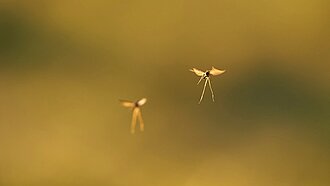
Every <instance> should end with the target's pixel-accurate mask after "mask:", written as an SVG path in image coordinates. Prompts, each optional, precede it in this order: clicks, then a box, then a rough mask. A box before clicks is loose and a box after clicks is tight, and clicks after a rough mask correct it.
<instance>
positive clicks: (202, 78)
mask: <svg viewBox="0 0 330 186" xmlns="http://www.w3.org/2000/svg"><path fill="white" fill-rule="evenodd" d="M203 78H204V76H202V77H201V78H200V79H199V81H198V83H197V85H198V84H199V83H200V82H201V81H202V79H203Z"/></svg>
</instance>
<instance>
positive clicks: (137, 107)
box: [119, 98, 147, 134]
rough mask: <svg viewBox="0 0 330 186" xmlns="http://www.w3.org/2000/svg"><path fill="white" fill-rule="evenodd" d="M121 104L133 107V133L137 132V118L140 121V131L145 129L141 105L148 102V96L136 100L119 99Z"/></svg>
mask: <svg viewBox="0 0 330 186" xmlns="http://www.w3.org/2000/svg"><path fill="white" fill-rule="evenodd" d="M119 101H120V102H121V104H122V105H123V106H124V107H126V108H131V109H132V110H133V116H132V124H131V133H132V134H134V133H135V126H136V120H139V122H140V131H144V122H143V119H142V115H141V109H140V108H141V106H142V105H144V104H145V103H146V102H147V98H142V99H140V100H138V101H136V102H133V101H127V100H119Z"/></svg>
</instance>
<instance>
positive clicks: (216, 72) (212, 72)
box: [210, 67, 225, 76]
mask: <svg viewBox="0 0 330 186" xmlns="http://www.w3.org/2000/svg"><path fill="white" fill-rule="evenodd" d="M224 72H225V70H219V69H216V68H214V67H212V70H210V74H212V75H213V76H217V75H220V74H222V73H224Z"/></svg>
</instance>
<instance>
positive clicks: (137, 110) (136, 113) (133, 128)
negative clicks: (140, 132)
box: [131, 107, 139, 134]
mask: <svg viewBox="0 0 330 186" xmlns="http://www.w3.org/2000/svg"><path fill="white" fill-rule="evenodd" d="M138 112H139V108H136V107H135V108H134V109H133V117H132V125H131V133H132V134H134V133H135V125H136V119H137V116H138Z"/></svg>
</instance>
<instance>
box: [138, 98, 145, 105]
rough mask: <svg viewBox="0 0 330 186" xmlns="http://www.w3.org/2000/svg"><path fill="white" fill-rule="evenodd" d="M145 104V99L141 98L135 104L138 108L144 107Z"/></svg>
mask: <svg viewBox="0 0 330 186" xmlns="http://www.w3.org/2000/svg"><path fill="white" fill-rule="evenodd" d="M146 102H147V98H142V99H140V100H139V101H137V104H138V105H139V106H142V105H144V104H145V103H146Z"/></svg>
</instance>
